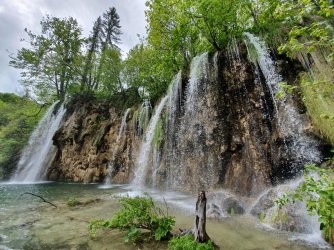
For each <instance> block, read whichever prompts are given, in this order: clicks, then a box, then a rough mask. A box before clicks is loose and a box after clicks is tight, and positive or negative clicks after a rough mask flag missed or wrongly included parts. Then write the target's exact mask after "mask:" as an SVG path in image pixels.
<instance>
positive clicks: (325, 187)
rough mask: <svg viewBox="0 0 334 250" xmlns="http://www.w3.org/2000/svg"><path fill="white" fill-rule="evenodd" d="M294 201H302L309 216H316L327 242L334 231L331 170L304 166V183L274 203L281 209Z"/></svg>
mask: <svg viewBox="0 0 334 250" xmlns="http://www.w3.org/2000/svg"><path fill="white" fill-rule="evenodd" d="M295 200H300V201H304V202H305V203H306V208H307V211H308V212H309V214H310V215H315V214H317V215H318V220H319V222H320V229H321V230H324V232H325V238H326V239H327V240H328V239H329V238H330V237H331V234H333V232H334V231H333V230H334V176H333V170H332V169H321V168H318V167H317V166H316V165H307V166H305V172H304V182H303V183H302V184H300V186H299V187H298V188H297V189H296V190H294V191H292V192H290V193H286V194H284V195H283V196H282V197H280V198H279V199H278V200H276V201H275V202H276V203H277V204H278V205H279V206H280V207H281V206H284V205H286V204H287V203H288V202H294V201H295Z"/></svg>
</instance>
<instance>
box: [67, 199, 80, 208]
mask: <svg viewBox="0 0 334 250" xmlns="http://www.w3.org/2000/svg"><path fill="white" fill-rule="evenodd" d="M81 204H82V203H81V202H80V201H79V200H77V199H76V198H69V199H68V201H67V206H69V207H76V206H79V205H81Z"/></svg>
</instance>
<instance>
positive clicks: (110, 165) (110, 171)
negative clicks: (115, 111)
mask: <svg viewBox="0 0 334 250" xmlns="http://www.w3.org/2000/svg"><path fill="white" fill-rule="evenodd" d="M130 111H131V109H130V108H128V109H127V110H126V111H125V113H124V115H123V118H122V122H121V127H120V128H119V131H118V135H117V138H116V148H115V149H114V151H113V153H112V156H111V160H110V162H109V163H108V175H107V176H106V179H105V181H104V185H105V186H110V185H111V180H112V176H113V173H114V171H115V169H114V162H115V156H116V152H117V151H118V146H119V144H120V141H121V138H122V136H123V134H124V132H125V130H126V125H127V123H126V119H127V118H128V115H129V113H130Z"/></svg>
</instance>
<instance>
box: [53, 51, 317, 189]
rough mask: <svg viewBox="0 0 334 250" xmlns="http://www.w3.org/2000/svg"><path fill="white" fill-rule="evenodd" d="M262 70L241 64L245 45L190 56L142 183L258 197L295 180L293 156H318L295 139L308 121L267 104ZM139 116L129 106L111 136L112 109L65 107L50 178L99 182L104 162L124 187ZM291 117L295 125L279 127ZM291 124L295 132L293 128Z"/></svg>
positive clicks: (136, 147) (301, 159) (132, 165)
mask: <svg viewBox="0 0 334 250" xmlns="http://www.w3.org/2000/svg"><path fill="white" fill-rule="evenodd" d="M284 64H285V62H284V63H282V65H281V66H282V67H281V68H284ZM260 66H261V65H259V64H258V63H256V62H251V61H249V60H248V53H247V49H246V46H245V45H240V46H239V48H237V51H236V48H234V52H233V53H231V50H230V51H226V52H219V53H216V54H215V55H210V54H203V55H201V56H199V57H197V58H195V59H194V60H193V63H192V65H191V68H190V73H189V75H185V74H183V76H181V74H179V75H178V77H176V79H174V81H173V84H174V85H175V86H174V87H172V88H171V90H170V91H169V93H168V95H169V99H170V101H169V102H168V103H169V104H168V105H166V107H165V109H164V111H163V112H162V115H161V122H158V124H159V126H160V128H159V129H156V130H159V133H163V134H162V135H161V134H160V135H158V137H159V136H160V137H162V138H160V139H159V138H158V140H153V141H154V143H155V145H151V149H150V157H149V159H148V161H149V164H147V166H145V168H148V169H145V173H146V174H145V176H144V177H143V178H144V180H143V183H146V184H148V185H155V186H158V187H161V188H169V189H177V190H183V191H189V192H197V191H198V190H200V189H205V190H213V189H217V188H218V189H219V188H225V189H228V190H231V191H233V192H235V193H239V194H242V195H256V194H258V193H260V192H262V191H263V190H265V189H266V188H267V187H270V186H271V185H273V184H275V183H277V182H279V181H281V180H284V179H287V178H292V177H293V176H294V175H295V174H297V173H298V171H299V170H300V169H301V168H302V167H303V164H304V163H305V162H306V161H307V159H306V158H307V157H306V156H305V155H300V154H297V153H296V152H294V150H295V151H296V150H297V151H298V150H301V149H302V150H305V149H306V148H308V146H305V145H304V144H307V143H309V142H312V143H313V144H312V146H311V147H310V149H311V150H315V151H316V150H317V148H316V147H317V146H316V143H315V140H314V139H313V138H312V135H307V138H308V141H305V140H303V141H296V138H295V136H294V135H295V134H296V133H299V134H298V135H297V136H299V135H301V133H304V129H303V128H304V127H307V126H308V124H309V121H308V119H307V118H306V116H305V115H303V114H300V112H299V111H298V110H299V109H298V108H296V109H294V108H292V107H295V106H296V105H297V104H298V103H295V101H294V100H286V101H281V102H278V101H276V100H275V98H274V97H273V93H272V89H271V88H270V85H269V84H268V79H267V75H266V72H264V70H263V69H261V67H260ZM289 77H290V78H291V76H289ZM286 107H288V109H287V108H286ZM291 109H292V110H293V112H294V113H293V112H292V111H291ZM288 112H290V113H288ZM291 112H292V113H291ZM142 113H143V112H142V111H140V110H138V108H136V107H133V108H132V110H131V111H130V112H129V115H128V117H127V119H126V121H127V124H128V126H127V127H126V129H125V130H124V134H123V135H122V136H121V139H119V130H120V126H121V118H122V114H120V113H119V112H117V111H116V109H115V108H113V105H112V103H107V102H96V101H93V100H91V101H88V102H84V101H80V100H77V101H76V102H75V101H72V102H71V104H70V108H69V109H68V112H67V116H66V119H65V121H64V123H63V124H62V126H61V128H60V129H59V130H58V132H57V133H56V134H55V136H54V138H53V140H54V144H55V145H57V147H58V155H57V157H56V161H55V162H54V163H53V165H52V167H51V168H50V170H49V173H48V177H49V179H51V180H72V181H77V182H102V181H103V180H104V178H105V176H106V175H107V174H108V164H109V163H112V164H113V166H114V171H113V182H121V183H128V182H130V181H131V179H132V177H133V175H134V173H135V171H136V169H138V166H137V165H138V163H136V159H137V157H138V155H137V154H138V152H140V145H141V143H140V142H141V140H142V138H143V136H142V135H141V134H142V132H143V133H145V129H143V127H142V126H140V123H143V122H142V121H141V119H142V117H141V115H142ZM146 113H147V112H146ZM136 114H137V115H136ZM291 114H294V115H293V116H295V117H292V118H293V119H294V120H293V121H287V120H286V119H287V117H289V116H291ZM292 125H293V126H297V127H298V126H300V127H303V128H302V129H299V130H298V131H294V130H291V129H290V127H291V126H292ZM284 127H286V128H284ZM161 131H162V132H161ZM154 133H156V131H155V132H154ZM303 136H304V134H303ZM139 176H141V175H139Z"/></svg>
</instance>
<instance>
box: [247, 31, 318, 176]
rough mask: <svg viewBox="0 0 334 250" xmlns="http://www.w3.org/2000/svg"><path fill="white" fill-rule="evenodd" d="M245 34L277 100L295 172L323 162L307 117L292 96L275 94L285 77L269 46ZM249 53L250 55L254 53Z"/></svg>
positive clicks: (280, 128) (274, 98) (248, 45)
mask: <svg viewBox="0 0 334 250" xmlns="http://www.w3.org/2000/svg"><path fill="white" fill-rule="evenodd" d="M245 37H246V39H245V43H246V45H247V48H248V52H249V54H250V48H249V47H250V46H253V48H254V49H255V51H256V54H257V55H256V61H257V63H258V65H259V68H260V70H261V72H262V74H263V76H264V78H265V80H266V84H267V86H268V88H269V90H270V94H271V97H272V99H273V102H274V106H275V111H276V116H277V117H276V118H277V121H278V125H279V127H278V129H279V132H280V133H281V134H282V135H283V140H284V142H285V144H286V151H290V152H289V153H290V154H291V155H292V156H293V159H294V164H293V165H294V166H293V167H292V169H293V172H294V174H298V172H299V169H300V168H301V167H302V166H303V165H304V164H306V163H311V162H320V152H319V150H318V148H317V147H318V142H317V141H316V140H315V139H314V138H312V137H310V136H308V135H307V134H306V132H305V129H304V127H305V125H304V124H305V117H303V116H302V115H301V114H300V113H299V112H298V111H297V109H296V108H295V106H294V105H293V100H292V97H291V96H286V97H285V98H284V99H282V100H277V99H276V97H275V94H276V93H277V92H278V91H280V90H281V89H280V87H279V83H280V82H282V81H283V77H282V76H281V75H280V74H279V73H278V72H277V69H276V66H275V63H274V61H273V60H272V59H271V57H270V54H269V49H268V48H267V47H266V45H265V44H264V43H263V42H262V41H261V40H260V39H259V38H258V37H255V36H254V35H252V34H250V33H245ZM249 56H250V57H251V55H249ZM253 56H254V55H253Z"/></svg>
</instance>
